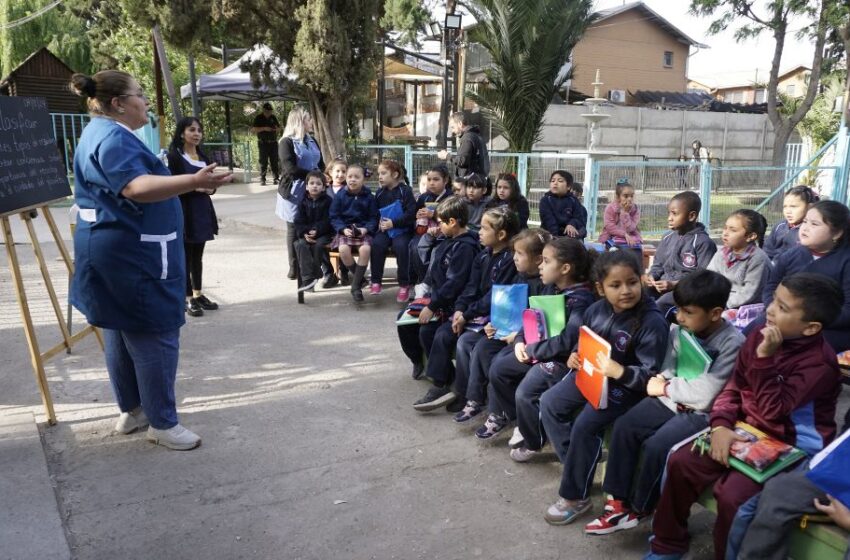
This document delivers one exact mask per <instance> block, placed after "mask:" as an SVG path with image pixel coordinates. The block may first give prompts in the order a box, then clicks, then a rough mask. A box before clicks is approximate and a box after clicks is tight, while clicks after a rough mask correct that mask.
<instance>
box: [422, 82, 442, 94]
mask: <svg viewBox="0 0 850 560" xmlns="http://www.w3.org/2000/svg"><path fill="white" fill-rule="evenodd" d="M441 87H442V85H440V84H425V95H440V93H441V89H440V88H441Z"/></svg>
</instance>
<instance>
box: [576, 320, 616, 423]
mask: <svg viewBox="0 0 850 560" xmlns="http://www.w3.org/2000/svg"><path fill="white" fill-rule="evenodd" d="M600 352H601V353H602V354H603V355H604V356H607V357H609V358H610V357H611V345H610V344H609V343H608V341H607V340H605V339H604V338H602V337H601V336H599V335H598V334H596V333H595V332H593V331H592V330H590V329H589V328H587V327H582V328H581V330H580V331H579V335H578V356H579V360H581V367H580V368H579V370H578V371H577V372H576V386H577V387H578V389H579V391H581V394H582V395H584V398H586V399H587V402H589V403H590V405H591V406H592V407H593V408H595V409H601V408H606V407H607V406H608V378H607V377H606V376H605V375H604V374H603V373H602V370H601V369H600V365H599V353H600Z"/></svg>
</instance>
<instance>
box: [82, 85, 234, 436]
mask: <svg viewBox="0 0 850 560" xmlns="http://www.w3.org/2000/svg"><path fill="white" fill-rule="evenodd" d="M71 87H72V89H73V90H74V91H75V92H76V93H77V94H78V95H80V96H82V97H84V98H86V99H87V105H88V109H89V112H90V113H91V115H92V117H94V118H92V120H91V122H90V123H89V124H88V125H87V126H86V128H85V130H83V133H82V135H81V137H80V142H79V144H78V145H77V153H76V154H75V156H74V177H75V188H74V196H75V200H76V203H77V206H78V207H79V208H80V213H79V219H78V221H77V222H78V223H77V228H76V232H75V234H74V256H75V259H76V269H75V271H74V278H73V280H72V284H71V293H70V296H69V298H70V300H71V303H72V304H73V305H74V306H75V307H76V308H77V309H79V310H80V311H81V312H82V313H83V314H84V315H85V316H86V319H87V320H88V322H89V323H90V324H92V325H95V326H97V327H101V328H102V329H103V333H104V340H105V342H106V351H105V354H106V368H107V370H108V372H109V379H110V381H111V383H112V389H113V391H114V392H115V397H116V400H117V401H118V408H119V409H120V410H121V415H120V417H119V419H118V423H117V425H116V426H115V429H116V430H117V431H118V432H121V433H124V434H129V433H131V432H134V431H136V430H139V429H142V428H144V427H145V426H148V431H147V439H148V440H150V441H152V442H154V443H157V444H160V445H163V446H165V447H168V448H170V449H180V450H187V449H194V448H195V447H197V446H198V445H200V443H201V439H200V437H198V435H197V434H195V433H193V432H192V431H190V430H187V429H186V428H184V427H183V426H181V425H180V424H179V423H178V421H177V406H176V401H175V397H174V382H175V378H176V375H177V358H178V354H179V346H180V327H181V326H182V325H183V323H184V322H185V317H184V308H185V304H184V299H183V298H184V293H185V290H186V262H185V256H184V251H183V215H182V211H181V209H180V202H179V200H178V196H179V195H180V194H182V193H186V192H191V191H194V190H196V189H199V188H201V189H215V188H217V187H219V186H221V185H222V184H224V183H228V182H230V180H231V174H230V173H215V172H214V169H215V164H213V165H208V166H205V167H203V168H202V169H200V170H198V171H197V172H196V173H194V174H187V175H179V176H171V174H170V173H169V171H168V168H167V167H166V166H165V165H164V164H163V163H162V162H161V161H160V160H159V159H158V158H157V157H156V156H155V155H154V154H153V153H152V152H151V151H150V150H148V149H147V147H146V146H145V145H144V144H143V143H142V141H141V140H139V138H138V137H136V135H135V134H133V130H136V129H138V128H141V127H142V126H144V125H145V124H146V123H147V121H148V117H147V109H148V100H147V98H146V97H145V94H144V93H143V92H142V89H141V87H140V86H139V84H138V82H137V81H136V80H135V79H134V78H133V77H132V76H130V75H129V74H127V73H125V72H119V71H117V70H105V71H102V72H98V73H97V74H95V75H94V76H86V75H84V74H74V76H73V77H72V79H71Z"/></svg>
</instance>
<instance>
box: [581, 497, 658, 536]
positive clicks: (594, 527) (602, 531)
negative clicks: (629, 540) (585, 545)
mask: <svg viewBox="0 0 850 560" xmlns="http://www.w3.org/2000/svg"><path fill="white" fill-rule="evenodd" d="M645 517H646V516H645V515H639V514H637V513H635V512H633V511H632V510H630V509H629V508H627V507H626V506H625V504H623V502H622V501H620V500H615V499H613V498H609V499H608V501H607V502H606V503H605V511H604V512H603V513H602V515H600V516H599V517H597V518H596V519H594V520H593V521H591V522H590V523H588V524H587V525H585V526H584V532H585V533H587V534H588V535H610V534H611V533H616V532H617V531H621V530H623V529H633V528H634V527H637V526H638V523H640V522H641V521H642V520H643V519H644V518H645Z"/></svg>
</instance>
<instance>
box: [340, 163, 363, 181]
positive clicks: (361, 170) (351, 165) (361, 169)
mask: <svg viewBox="0 0 850 560" xmlns="http://www.w3.org/2000/svg"><path fill="white" fill-rule="evenodd" d="M355 168H356V169H359V170H360V172H361V173H362V174H363V178H364V179H365V178H366V166H365V165H360V164H359V163H349V164H348V165H347V166H346V169H345V173H346V174H348V172H349V171H351V170H352V169H355Z"/></svg>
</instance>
